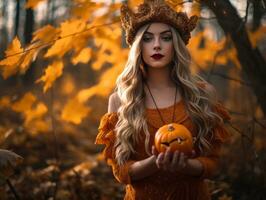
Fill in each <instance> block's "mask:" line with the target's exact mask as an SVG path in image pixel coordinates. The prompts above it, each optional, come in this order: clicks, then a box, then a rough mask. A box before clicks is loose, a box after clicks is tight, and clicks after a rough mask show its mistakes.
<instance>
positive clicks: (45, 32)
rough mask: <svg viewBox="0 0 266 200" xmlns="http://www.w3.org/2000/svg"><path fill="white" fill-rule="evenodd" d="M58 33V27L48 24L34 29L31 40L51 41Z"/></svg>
mask: <svg viewBox="0 0 266 200" xmlns="http://www.w3.org/2000/svg"><path fill="white" fill-rule="evenodd" d="M58 35H59V29H57V28H55V27H53V26H51V25H50V24H48V25H46V26H44V27H42V28H40V29H38V30H36V31H35V32H34V33H33V38H32V42H34V41H38V40H40V41H42V42H43V43H48V42H52V41H53V40H54V39H55V38H57V37H58Z"/></svg>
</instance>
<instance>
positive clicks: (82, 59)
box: [71, 48, 92, 65]
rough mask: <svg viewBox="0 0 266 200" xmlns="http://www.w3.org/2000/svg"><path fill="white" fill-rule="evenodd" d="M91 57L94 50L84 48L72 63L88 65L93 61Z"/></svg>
mask: <svg viewBox="0 0 266 200" xmlns="http://www.w3.org/2000/svg"><path fill="white" fill-rule="evenodd" d="M91 55H92V50H91V49H90V48H84V49H82V50H81V51H80V52H79V53H78V54H77V55H75V56H74V57H73V58H72V60H71V62H72V63H73V64H74V65H76V64H78V63H87V62H88V61H89V60H90V59H91Z"/></svg>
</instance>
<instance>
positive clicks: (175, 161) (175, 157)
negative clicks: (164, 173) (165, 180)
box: [171, 151, 180, 171]
mask: <svg viewBox="0 0 266 200" xmlns="http://www.w3.org/2000/svg"><path fill="white" fill-rule="evenodd" d="M179 155H180V153H179V151H175V153H174V154H173V159H172V162H171V171H175V170H177V166H178V162H179Z"/></svg>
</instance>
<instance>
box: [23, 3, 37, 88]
mask: <svg viewBox="0 0 266 200" xmlns="http://www.w3.org/2000/svg"><path fill="white" fill-rule="evenodd" d="M33 27H34V12H33V10H32V9H31V8H30V9H27V10H26V20H25V26H24V42H25V44H29V43H30V41H31V39H32V33H33ZM34 69H35V68H34V63H32V64H31V65H30V66H29V69H28V70H27V71H26V73H25V75H24V76H23V82H24V84H27V85H29V84H32V83H33V82H34V72H35V70H34Z"/></svg>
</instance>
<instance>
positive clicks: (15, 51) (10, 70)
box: [0, 37, 24, 79]
mask: <svg viewBox="0 0 266 200" xmlns="http://www.w3.org/2000/svg"><path fill="white" fill-rule="evenodd" d="M23 51H24V49H23V48H21V44H20V41H19V39H18V38H17V37H15V38H14V39H13V41H12V42H11V44H10V45H9V46H8V48H7V50H6V51H5V56H6V58H5V59H3V60H1V61H0V67H2V71H3V72H2V75H3V77H4V79H6V78H8V77H9V76H11V75H13V74H15V73H17V71H18V70H19V63H20V60H21V57H22V55H23Z"/></svg>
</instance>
